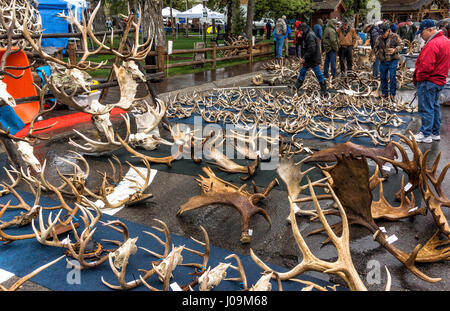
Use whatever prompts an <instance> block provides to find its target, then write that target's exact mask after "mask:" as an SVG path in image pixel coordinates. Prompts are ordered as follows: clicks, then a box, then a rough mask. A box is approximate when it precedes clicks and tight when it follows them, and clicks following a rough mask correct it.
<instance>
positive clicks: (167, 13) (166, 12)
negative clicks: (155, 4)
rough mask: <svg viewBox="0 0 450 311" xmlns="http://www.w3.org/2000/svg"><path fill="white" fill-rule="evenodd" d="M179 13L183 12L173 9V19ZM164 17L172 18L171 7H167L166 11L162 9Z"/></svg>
mask: <svg viewBox="0 0 450 311" xmlns="http://www.w3.org/2000/svg"><path fill="white" fill-rule="evenodd" d="M178 13H181V11H178V10H177V9H174V8H172V15H173V17H175V16H177V14H178ZM162 16H163V17H170V7H165V8H164V9H162Z"/></svg>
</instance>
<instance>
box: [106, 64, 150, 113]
mask: <svg viewBox="0 0 450 311" xmlns="http://www.w3.org/2000/svg"><path fill="white" fill-rule="evenodd" d="M113 68H114V72H115V74H116V77H117V82H118V83H119V88H120V100H119V102H118V103H116V104H115V106H116V107H119V108H121V109H124V110H129V109H130V108H131V107H132V105H133V101H134V98H135V97H136V92H137V87H138V84H137V80H141V81H143V82H145V81H146V79H145V75H144V73H142V72H141V71H140V70H139V68H138V66H137V65H136V63H135V62H134V61H127V62H123V63H122V65H121V66H120V67H117V66H116V65H115V64H113Z"/></svg>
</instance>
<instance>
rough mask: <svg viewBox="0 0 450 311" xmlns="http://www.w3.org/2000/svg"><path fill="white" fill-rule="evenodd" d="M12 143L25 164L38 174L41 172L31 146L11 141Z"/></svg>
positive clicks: (26, 143) (20, 141)
mask: <svg viewBox="0 0 450 311" xmlns="http://www.w3.org/2000/svg"><path fill="white" fill-rule="evenodd" d="M13 143H14V144H15V145H16V147H17V151H19V154H20V156H21V157H22V159H23V160H24V161H25V163H26V164H27V165H29V166H31V167H32V168H33V169H34V170H35V171H36V172H38V173H39V172H40V171H41V163H40V162H39V160H38V159H37V158H36V156H35V155H34V153H33V146H31V145H30V144H29V143H28V142H26V141H22V140H19V141H17V142H15V141H13Z"/></svg>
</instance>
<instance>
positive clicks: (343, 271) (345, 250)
mask: <svg viewBox="0 0 450 311" xmlns="http://www.w3.org/2000/svg"><path fill="white" fill-rule="evenodd" d="M307 180H308V187H309V191H310V194H311V198H312V200H313V203H314V206H315V208H316V211H317V214H318V216H319V218H320V221H321V222H322V224H323V225H324V227H325V230H326V231H327V233H328V236H329V237H330V239H331V241H332V242H333V244H334V245H335V247H336V250H337V254H338V259H337V260H336V261H335V262H327V261H324V260H321V259H319V258H317V257H316V256H314V255H313V253H312V252H311V250H310V249H309V247H308V245H307V244H306V242H305V240H304V239H303V237H302V235H301V234H300V231H299V229H298V225H297V220H296V217H295V212H294V205H293V201H292V199H291V198H290V197H288V199H289V204H290V214H289V217H290V219H291V227H292V233H293V234H294V238H295V241H296V242H297V245H298V247H299V248H300V251H301V252H302V254H303V260H302V262H301V263H300V264H298V265H297V266H296V267H294V268H293V269H291V270H290V271H288V272H284V273H278V275H279V277H280V279H281V280H288V279H292V278H294V277H296V276H298V275H300V274H302V273H304V272H306V271H310V270H312V271H318V272H323V273H332V274H336V275H338V276H339V277H341V278H342V279H343V280H344V281H345V282H346V283H347V284H348V286H349V288H350V289H351V290H367V289H366V287H365V285H364V283H363V282H362V280H361V279H360V277H359V275H358V273H357V271H356V269H355V267H354V266H353V262H352V257H351V253H350V244H349V238H350V235H349V226H348V221H347V217H346V213H345V210H344V208H343V207H342V205H341V203H340V201H339V199H338V198H337V196H336V194H335V193H334V191H333V189H332V188H331V187H330V186H329V185H327V187H328V189H329V190H330V193H331V195H332V197H333V199H334V201H335V202H336V203H337V205H338V208H339V213H340V216H341V219H342V235H341V236H340V237H338V236H337V235H336V234H335V233H334V232H333V230H332V229H331V227H330V225H329V224H328V222H327V220H326V218H325V215H324V213H323V211H322V209H321V208H320V205H319V201H318V199H317V197H316V194H315V192H314V188H313V186H312V183H311V181H310V180H309V178H307ZM250 256H251V257H252V259H253V261H254V262H255V263H256V264H257V265H258V266H259V267H260V268H261V269H263V270H264V271H271V270H272V269H271V268H269V267H268V266H267V265H266V264H264V263H263V262H262V261H261V259H259V258H258V257H257V256H256V254H255V253H254V252H253V250H252V249H250Z"/></svg>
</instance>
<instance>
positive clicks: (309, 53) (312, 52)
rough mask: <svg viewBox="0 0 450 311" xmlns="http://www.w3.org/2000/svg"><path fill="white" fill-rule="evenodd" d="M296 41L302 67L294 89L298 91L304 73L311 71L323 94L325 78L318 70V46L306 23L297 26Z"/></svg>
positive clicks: (319, 57) (319, 61) (303, 78)
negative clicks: (297, 41) (298, 43)
mask: <svg viewBox="0 0 450 311" xmlns="http://www.w3.org/2000/svg"><path fill="white" fill-rule="evenodd" d="M297 40H299V42H300V44H301V58H300V62H301V63H302V64H303V67H302V68H301V69H300V72H299V74H298V78H297V83H296V84H295V87H296V88H297V89H299V88H300V87H301V86H302V85H303V81H304V80H305V76H306V72H307V71H308V70H309V69H312V70H313V72H314V74H315V75H316V78H317V80H319V84H320V90H321V92H324V93H325V92H326V91H327V86H326V82H325V77H324V76H323V74H322V71H321V70H320V63H321V61H322V57H321V54H320V45H319V42H318V40H317V37H316V35H315V34H314V32H313V31H312V30H311V28H310V27H309V26H308V25H307V24H306V23H301V24H300V25H299V26H298V33H297Z"/></svg>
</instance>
